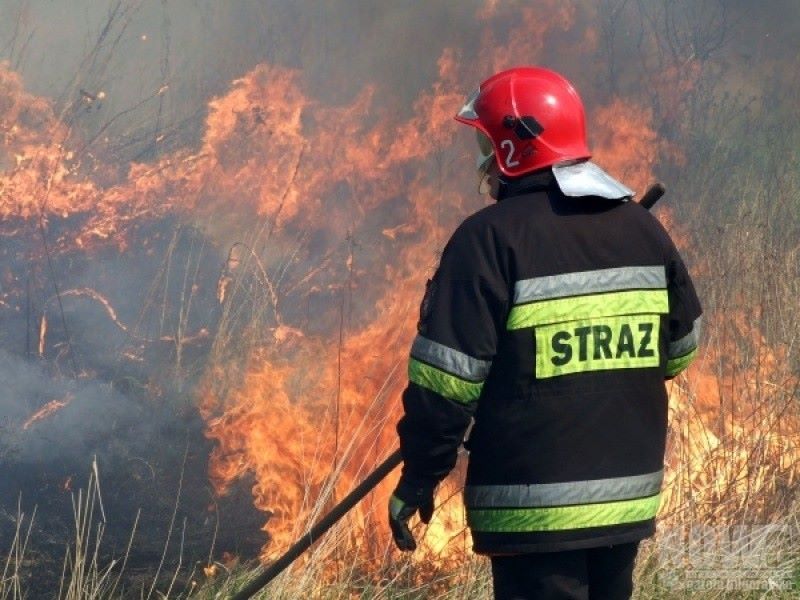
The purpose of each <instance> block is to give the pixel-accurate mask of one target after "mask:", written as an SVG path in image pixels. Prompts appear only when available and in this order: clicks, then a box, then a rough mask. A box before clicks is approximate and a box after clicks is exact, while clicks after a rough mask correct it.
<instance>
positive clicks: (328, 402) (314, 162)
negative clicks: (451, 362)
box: [0, 0, 797, 560]
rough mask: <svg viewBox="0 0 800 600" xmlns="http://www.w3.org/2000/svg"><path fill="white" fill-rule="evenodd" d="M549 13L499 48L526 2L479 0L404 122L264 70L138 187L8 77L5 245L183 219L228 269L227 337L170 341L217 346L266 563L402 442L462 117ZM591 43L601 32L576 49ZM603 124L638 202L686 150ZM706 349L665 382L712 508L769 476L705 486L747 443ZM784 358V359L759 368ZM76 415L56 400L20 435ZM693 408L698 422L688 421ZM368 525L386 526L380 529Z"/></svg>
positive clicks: (213, 385)
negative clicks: (409, 378)
mask: <svg viewBox="0 0 800 600" xmlns="http://www.w3.org/2000/svg"><path fill="white" fill-rule="evenodd" d="M512 5H514V6H512ZM539 5H541V6H539ZM539 5H537V8H535V9H534V8H531V7H523V8H521V12H519V14H518V15H517V16H516V17H515V18H516V19H517V21H516V24H515V25H514V26H513V27H511V29H510V31H505V34H504V36H503V37H502V38H501V37H500V36H499V33H498V31H499V29H500V27H501V25H502V24H503V23H506V22H507V17H508V14H509V11H511V10H515V11H516V10H517V9H518V8H519V7H518V6H517V7H516V8H515V6H516V4H515V3H507V4H504V5H503V6H500V5H499V3H498V2H496V1H487V2H486V3H485V6H484V7H483V8H482V10H481V13H480V15H479V16H480V18H481V19H483V20H484V21H485V22H486V23H487V24H488V25H487V27H486V29H485V31H486V34H485V37H484V39H482V40H481V41H480V44H481V45H480V50H479V52H477V57H478V58H477V59H476V60H466V59H464V56H463V54H464V53H463V51H462V50H461V49H457V48H451V49H447V50H445V51H444V52H443V53H442V55H441V56H440V58H439V61H438V77H437V78H436V80H435V81H434V82H433V83H432V84H431V85H430V86H429V87H428V88H427V89H426V90H425V91H423V92H422V93H421V94H420V95H419V97H418V98H417V100H416V101H415V102H414V103H413V107H412V108H411V110H410V111H401V112H400V114H401V115H403V116H397V114H396V113H397V111H396V107H392V106H386V105H381V104H379V103H378V102H377V101H376V97H377V95H378V94H377V92H378V90H379V84H378V83H375V84H373V85H372V86H367V87H365V88H364V89H363V90H361V91H360V92H359V93H358V94H356V95H355V97H354V98H352V99H351V101H350V102H348V103H346V104H344V105H337V106H331V105H328V104H326V103H325V102H324V101H322V100H320V99H318V98H314V97H312V96H311V95H310V94H309V93H308V92H307V91H306V89H305V86H304V81H303V73H302V72H300V71H297V70H292V69H289V68H286V67H280V66H275V65H261V66H258V67H256V68H255V69H253V70H252V71H250V72H249V73H247V74H245V75H243V76H242V77H241V78H240V79H237V80H236V81H234V82H233V83H232V84H231V87H230V90H229V91H228V92H227V93H225V94H224V95H221V96H219V97H217V98H215V99H213V100H212V101H211V102H210V104H209V110H208V116H207V119H206V121H205V131H204V136H203V139H202V143H201V144H200V147H199V148H196V149H194V150H183V151H179V152H176V153H174V154H170V155H167V156H163V157H161V158H160V159H158V160H157V161H154V162H150V163H137V164H133V165H131V166H130V169H129V170H128V171H127V172H126V173H124V174H120V173H119V172H118V171H117V170H116V169H115V168H114V166H113V165H106V164H103V163H102V161H99V160H97V159H94V160H92V161H89V160H88V159H87V158H86V157H84V156H81V155H80V154H79V153H78V151H77V150H78V148H79V144H76V142H75V141H74V140H73V139H72V132H71V131H70V130H69V128H68V127H67V126H66V125H64V124H63V123H62V122H61V121H60V120H59V117H58V115H56V114H55V113H54V111H53V108H52V106H51V105H50V103H48V102H47V101H45V100H43V99H41V98H37V97H34V96H32V95H30V94H28V93H26V92H25V91H24V89H23V87H22V84H21V82H20V79H19V77H18V76H17V75H16V74H14V73H13V72H11V71H10V69H9V68H8V67H7V66H0V131H2V133H3V138H2V145H0V217H2V218H3V220H4V224H3V225H2V227H3V229H4V233H8V234H9V235H10V234H14V233H16V232H17V231H18V230H24V231H25V232H28V231H29V229H30V225H31V223H36V224H37V227H39V228H40V229H41V230H42V231H46V230H48V228H50V227H52V225H53V224H54V223H55V222H58V221H59V220H61V221H64V222H68V223H70V224H71V226H70V228H69V235H67V234H66V233H65V230H64V229H59V231H60V233H59V235H58V236H57V237H56V238H55V239H53V240H51V244H52V249H51V250H52V251H53V252H57V253H61V252H64V253H66V252H99V251H101V250H103V249H105V250H106V251H108V250H109V249H113V250H114V251H118V252H126V251H128V250H129V249H130V248H131V247H132V246H133V245H136V244H138V245H144V246H145V247H146V245H147V240H146V239H141V238H137V237H136V236H137V230H138V229H137V228H138V226H139V225H140V224H142V223H145V222H149V221H154V220H157V219H159V218H162V217H164V216H165V215H172V216H177V218H179V219H180V220H182V221H185V222H187V223H194V224H196V225H197V226H198V227H200V228H202V229H203V231H204V232H206V233H207V234H208V236H209V237H210V238H211V239H212V240H213V243H214V244H216V245H217V246H218V247H219V248H220V249H221V254H222V255H223V256H227V260H226V261H225V264H223V265H221V271H220V274H219V277H218V278H217V279H216V280H214V281H200V282H197V283H196V284H195V285H196V286H206V287H209V286H210V287H213V288H214V289H215V290H216V291H217V298H218V299H219V302H220V306H221V308H220V310H221V313H220V314H221V317H220V318H219V322H218V325H217V330H216V331H214V332H207V331H205V330H203V331H202V332H201V333H200V334H198V333H197V332H191V331H179V332H178V333H177V334H176V335H174V336H172V337H169V338H166V339H167V341H169V340H171V341H173V342H174V343H175V344H176V346H177V347H180V345H181V343H183V342H185V341H186V340H189V339H190V338H191V337H192V336H198V335H200V336H201V337H205V336H211V338H212V339H213V344H212V346H211V350H210V353H209V358H208V361H207V363H206V365H205V369H204V372H203V374H202V376H201V377H200V382H199V384H198V386H197V389H196V394H197V396H198V399H199V406H200V410H201V413H202V415H203V417H204V419H205V421H206V424H207V436H208V437H209V438H210V439H211V440H213V441H214V442H215V447H214V450H213V452H212V455H211V458H210V463H209V477H210V480H211V482H212V483H213V485H214V488H215V490H216V492H217V493H219V494H224V493H225V492H226V490H229V489H230V487H231V486H233V485H235V484H236V483H237V482H238V481H240V480H243V479H244V480H248V481H249V480H251V481H252V497H253V502H254V504H255V506H256V507H257V508H258V509H260V510H261V511H263V512H264V513H265V514H266V515H268V518H266V517H265V525H264V529H265V531H267V532H268V534H269V538H270V541H269V543H268V545H267V546H266V547H265V548H264V551H263V558H265V559H266V558H267V557H270V556H274V555H275V554H278V553H280V552H281V551H282V550H284V549H285V548H286V547H287V545H288V544H289V543H291V541H292V540H293V539H294V538H296V537H297V536H298V535H300V534H301V533H302V532H303V531H305V530H306V529H307V528H308V527H309V525H310V524H311V523H312V521H313V520H314V519H315V518H317V517H318V516H319V515H320V514H321V513H324V512H325V510H327V509H328V508H329V507H330V506H332V505H333V504H334V503H335V502H336V501H337V499H340V498H341V497H342V496H343V495H344V494H345V493H347V491H348V490H349V489H350V488H351V487H352V486H353V485H354V484H355V483H357V482H358V481H359V480H360V479H361V478H362V477H363V476H364V475H365V474H366V473H368V472H369V471H370V470H371V469H372V468H373V467H374V466H375V465H376V464H378V463H379V462H380V461H381V460H382V459H383V458H384V457H385V456H386V455H388V454H389V453H390V452H391V451H392V449H393V447H394V445H395V443H396V437H395V433H394V424H395V423H396V420H397V418H398V416H399V410H400V402H399V397H400V393H401V392H402V389H403V388H404V386H405V382H406V380H405V361H406V356H407V352H408V348H409V344H410V342H411V340H412V338H413V335H414V332H415V323H416V315H417V307H418V303H419V301H420V299H421V293H422V290H423V288H424V282H425V279H426V278H427V277H429V276H430V274H431V271H432V269H433V268H434V267H435V265H436V262H437V252H438V251H439V250H440V249H441V247H442V245H443V243H444V242H445V241H446V239H447V236H448V235H449V233H450V232H451V231H452V230H453V228H454V227H455V226H456V224H457V223H458V222H459V221H460V220H461V219H462V218H464V217H465V216H466V215H467V214H469V213H470V212H472V211H474V210H476V209H477V208H479V207H480V206H481V205H482V203H483V202H484V200H483V199H481V198H480V197H478V196H477V194H476V191H475V188H476V185H475V184H476V183H477V182H475V181H472V180H471V179H469V178H467V179H466V180H465V181H462V180H461V179H460V178H461V177H462V176H463V173H466V172H467V171H468V170H469V169H468V167H469V165H471V157H468V156H464V155H463V152H462V151H461V148H462V146H461V141H460V138H458V137H457V136H458V135H459V134H458V129H457V126H456V124H455V123H454V122H453V120H452V115H453V114H454V113H455V112H456V110H457V109H458V107H459V106H460V103H461V101H462V100H463V97H464V95H465V93H466V92H467V91H469V89H468V88H469V87H470V86H473V85H475V84H476V82H478V81H479V80H480V79H481V77H483V76H485V75H486V74H487V73H489V72H491V71H494V70H497V69H500V68H505V67H508V66H511V65H513V64H517V63H519V62H526V63H535V62H537V60H538V59H539V57H540V53H541V51H542V47H543V43H544V42H543V40H545V38H546V36H547V35H548V32H550V31H552V30H566V29H568V28H569V27H571V25H572V24H573V20H574V6H573V5H572V4H571V3H563V2H559V1H557V0H548V1H547V2H543V3H539ZM515 14H516V13H515ZM594 38H595V36H594V35H593V33H592V31H591V30H587V31H586V32H585V33H584V35H583V37H582V42H581V43H582V44H583V47H582V48H583V49H584V50H585V48H586V47H589V46H591V45H592V44H593V43H594V42H593V40H594ZM576 52H577V50H576ZM693 69H694V67H693ZM676 77H678V75H676ZM676 90H678V91H679V88H677V87H674V86H673V87H672V88H671V92H673V93H677V91H676ZM589 116H590V123H589V129H590V131H591V132H592V135H593V138H594V140H595V147H596V152H595V160H596V161H597V162H598V163H600V164H602V165H603V166H605V167H606V168H607V169H608V170H609V171H611V172H612V173H613V174H615V175H617V176H618V177H620V178H621V179H623V180H624V181H625V182H626V183H628V185H630V186H632V187H634V188H635V189H637V190H639V191H643V189H644V187H645V186H646V184H647V183H648V182H650V181H652V179H653V175H652V169H653V167H654V166H655V164H656V162H657V160H658V159H659V157H660V156H662V155H663V153H664V152H667V153H669V154H670V155H671V156H673V157H674V156H675V155H676V152H677V151H676V150H675V149H674V148H669V147H667V146H666V144H664V143H663V142H661V141H659V138H658V136H657V134H656V132H655V128H654V126H653V124H652V119H653V114H652V110H650V109H649V108H647V107H646V106H645V105H644V104H643V103H642V102H641V101H637V100H636V99H623V98H612V99H610V100H609V101H607V102H605V103H603V104H602V105H599V106H596V108H595V109H593V110H592V111H590V115H589ZM73 146H75V147H73ZM463 165H467V167H464V166H463ZM9 228H11V229H9ZM154 260H155V259H154ZM0 276H4V277H8V274H4V273H0ZM12 283H15V284H20V282H19V281H15V282H12ZM65 295H66V297H70V296H75V297H81V298H89V299H91V300H92V301H94V302H96V303H98V304H99V305H101V306H102V307H103V310H104V312H105V313H106V315H107V317H108V318H109V319H110V320H111V321H112V322H113V323H115V324H116V325H117V326H118V327H119V328H121V329H123V330H125V331H127V330H128V329H127V328H126V325H125V324H123V323H122V322H121V321H120V319H119V318H118V316H117V313H116V312H115V310H114V308H113V306H112V305H111V303H110V302H109V301H108V300H107V299H106V298H105V297H104V296H103V295H102V294H100V293H99V292H96V291H94V290H91V289H88V288H75V289H73V290H66V291H65V292H64V293H62V294H61V297H65ZM0 300H3V299H2V298H0ZM48 310H50V311H54V307H53V305H52V303H51V302H50V301H48V306H46V307H45V309H44V310H43V312H42V317H41V325H40V345H39V354H40V355H41V356H42V357H45V356H46V355H47V350H48V344H47V339H48V320H47V318H48V314H47V311H48ZM721 318H722V317H721V316H720V315H712V316H711V319H710V321H711V323H715V322H716V321H718V320H720V319H721ZM736 323H737V326H738V327H739V329H740V330H741V334H742V336H744V337H745V338H747V339H750V340H754V346H755V347H761V348H763V346H764V343H763V340H761V339H760V338H759V333H758V332H757V331H756V330H755V329H753V328H752V327H748V326H746V324H745V322H744V319H743V318H740V319H736ZM712 328H713V327H712ZM727 343H733V342H727ZM713 352H722V350H721V349H716V348H715V350H714V351H713ZM712 354H713V353H712V352H709V353H706V355H705V358H704V359H702V360H701V362H700V364H699V368H697V372H696V374H695V375H694V376H693V377H691V378H690V380H689V381H688V382H685V381H681V382H679V383H677V384H675V385H674V386H673V388H672V392H673V393H672V401H673V404H674V407H673V419H674V420H675V423H676V425H678V426H679V427H678V430H679V434H677V436H678V437H677V438H676V440H675V441H674V446H675V448H676V449H677V450H680V452H677V451H676V453H674V454H673V455H672V457H671V462H670V467H671V472H670V473H671V475H670V477H671V479H670V482H671V483H670V488H669V489H670V492H669V493H668V500H667V506H668V507H669V510H675V507H677V506H678V505H681V499H682V498H683V496H685V495H686V494H687V493H690V492H691V491H692V490H695V491H696V490H697V489H702V490H704V494H706V495H705V496H703V497H704V498H711V497H712V496H713V495H714V494H718V493H724V490H722V491H720V490H719V488H720V486H727V487H734V488H735V487H737V486H740V485H742V482H743V481H746V480H751V479H752V478H753V477H766V476H768V474H765V473H764V472H763V471H760V470H759V467H758V465H756V464H753V463H752V462H748V460H747V457H742V458H741V461H739V462H741V465H740V467H741V471H740V472H738V473H728V474H727V476H726V477H727V478H722V479H720V478H717V479H715V480H713V481H709V480H707V479H704V477H705V475H703V473H708V471H707V462H706V461H708V460H709V459H711V460H716V459H717V457H719V456H720V455H721V453H723V452H724V451H725V444H726V440H727V439H735V438H736V437H737V436H742V435H748V434H749V431H748V430H746V429H742V427H743V425H729V424H725V423H721V424H718V427H712V424H713V421H714V416H713V410H714V407H715V406H717V405H718V404H719V403H720V402H722V401H723V400H722V399H723V396H724V395H725V389H726V386H728V385H731V381H728V378H732V377H733V374H732V373H722V374H718V373H714V372H713V370H712V364H715V361H714V360H713V357H712ZM779 360H780V357H779V356H778V355H777V354H773V355H771V356H770V357H768V358H767V360H766V363H764V364H766V365H767V368H769V365H774V364H775V363H776V362H778V361H779ZM775 370H776V372H777V369H775ZM737 381H738V379H737ZM774 384H775V385H779V386H787V385H797V384H796V382H786V381H780V382H774ZM746 385H749V384H746ZM754 385H755V384H754ZM748 389H749V388H748ZM63 403H64V401H60V400H58V401H53V402H51V403H50V404H48V405H47V406H45V407H44V408H43V409H42V410H41V411H39V412H37V413H36V414H34V415H33V416H32V417H31V419H30V420H29V422H28V423H26V424H25V427H26V428H28V427H30V426H31V425H32V424H33V423H35V422H36V421H37V420H38V419H41V418H45V417H46V415H47V414H48V413H50V412H52V411H55V410H58V409H59V408H60V407H61V406H62V405H63ZM690 410H696V411H697V413H698V415H699V416H700V417H702V418H700V419H693V418H692V417H691V414H690ZM758 418H760V417H758ZM754 419H756V417H755V416H754ZM750 423H751V425H753V426H755V425H754V423H755V421H752V422H750ZM704 424H705V426H704ZM746 426H748V427H749V426H750V425H746ZM784 426H786V427H790V426H791V425H789V424H786V423H784ZM693 428H694V429H693ZM700 429H703V430H702V431H701V430H700ZM785 439H786V438H785V437H782V436H781V435H780V434H779V433H775V434H774V435H773V434H772V433H770V434H769V435H766V436H765V438H764V444H765V445H764V448H765V450H764V452H765V455H770V456H771V455H772V454H776V456H777V454H779V453H783V456H789V455H791V456H797V448H786V447H785V443H784V441H785ZM687 440H690V441H687ZM698 444H699V445H700V446H698ZM701 446H702V447H701ZM682 452H686V454H685V455H684V454H682ZM771 453H772V454H771ZM778 458H780V457H778ZM780 460H784V459H783V458H780ZM786 460H788V458H787V459H786ZM726 464H729V463H726ZM736 464H739V463H736ZM728 468H729V467H728ZM457 479H458V478H457V477H455V478H453V480H452V481H448V482H447V483H446V484H445V485H444V486H443V489H442V490H440V492H439V500H440V503H441V504H440V508H439V509H438V511H437V514H436V516H435V519H434V521H433V523H432V524H431V525H430V526H429V527H428V528H427V534H426V536H425V549H424V553H427V555H428V556H431V555H433V556H438V557H446V556H448V555H449V554H453V553H456V554H457V553H460V552H462V551H463V550H464V548H465V547H468V543H467V541H466V540H465V533H464V520H463V516H462V511H461V508H460V503H459V502H458V499H457V491H458V487H459V483H458V481H457ZM395 481H396V474H395V476H394V477H390V478H389V479H388V480H387V481H385V482H384V483H383V484H382V485H381V486H380V487H379V488H378V489H377V490H376V492H375V494H374V495H372V496H371V497H370V498H369V499H368V500H367V501H365V502H364V503H362V504H361V505H360V506H359V507H358V509H357V511H356V514H355V516H354V517H353V518H351V519H350V521H349V522H348V523H349V529H348V530H347V533H346V534H344V535H346V536H350V538H351V539H350V542H351V543H352V547H354V548H357V549H358V551H359V552H360V553H362V555H363V556H364V557H365V559H367V560H370V559H371V558H373V557H381V556H382V555H384V554H385V553H386V552H387V548H388V547H389V546H388V533H387V531H386V523H385V515H384V512H385V505H386V498H387V496H388V494H389V493H390V491H391V489H392V487H393V485H394V483H395ZM687 490H688V491H687ZM375 531H378V532H380V534H379V535H375V534H374V533H369V532H375ZM454 540H457V541H456V542H454Z"/></svg>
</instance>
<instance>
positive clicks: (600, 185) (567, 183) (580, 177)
mask: <svg viewBox="0 0 800 600" xmlns="http://www.w3.org/2000/svg"><path fill="white" fill-rule="evenodd" d="M552 169H553V175H554V176H555V178H556V182H558V187H559V188H561V191H562V192H563V193H564V195H565V196H571V197H580V196H599V197H601V198H608V199H609V200H621V201H623V202H627V201H628V200H630V199H631V198H633V196H634V195H635V194H634V192H633V190H631V189H630V188H629V187H627V186H625V185H623V184H621V183H620V182H619V181H617V180H616V179H614V178H613V177H611V175H609V174H608V173H606V172H605V171H603V169H601V168H600V167H598V166H597V165H596V164H594V163H593V162H591V161H588V160H585V161H581V162H578V163H572V164H563V165H553V166H552Z"/></svg>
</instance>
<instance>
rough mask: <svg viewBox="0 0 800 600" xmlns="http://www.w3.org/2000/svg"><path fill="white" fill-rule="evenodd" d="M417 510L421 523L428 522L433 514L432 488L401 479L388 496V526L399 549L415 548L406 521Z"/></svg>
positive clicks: (406, 550) (414, 542) (415, 545)
mask: <svg viewBox="0 0 800 600" xmlns="http://www.w3.org/2000/svg"><path fill="white" fill-rule="evenodd" d="M417 511H419V518H420V520H421V521H422V522H423V523H430V520H431V517H432V516H433V488H427V487H422V488H419V487H412V486H409V485H406V484H404V483H403V482H402V481H401V482H400V485H398V486H397V489H396V490H395V492H394V494H392V497H391V498H389V526H390V527H391V528H392V537H394V543H395V544H396V545H397V547H398V548H400V550H403V551H404V552H408V551H411V550H415V549H416V547H417V542H416V541H415V540H414V536H413V534H412V533H411V529H409V527H408V521H409V520H410V519H411V517H413V516H414V514H415V513H416V512H417Z"/></svg>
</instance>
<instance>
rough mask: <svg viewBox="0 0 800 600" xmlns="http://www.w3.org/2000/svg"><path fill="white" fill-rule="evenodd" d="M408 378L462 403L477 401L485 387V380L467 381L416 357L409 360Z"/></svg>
mask: <svg viewBox="0 0 800 600" xmlns="http://www.w3.org/2000/svg"><path fill="white" fill-rule="evenodd" d="M408 379H409V380H410V381H413V382H414V383H416V384H417V385H419V386H422V387H424V388H425V389H428V390H431V391H432V392H436V393H437V394H440V395H442V396H444V397H445V398H449V399H450V400H455V401H456V402H460V403H461V404H469V403H471V402H475V401H476V400H477V399H478V398H479V397H480V395H481V390H482V389H483V382H480V383H474V382H472V381H465V380H464V379H460V378H458V377H456V376H454V375H451V374H450V373H447V372H446V371H442V370H441V369H437V368H436V367H432V366H430V365H426V364H425V363H423V362H420V361H418V360H416V359H414V358H412V359H411V360H409V361H408Z"/></svg>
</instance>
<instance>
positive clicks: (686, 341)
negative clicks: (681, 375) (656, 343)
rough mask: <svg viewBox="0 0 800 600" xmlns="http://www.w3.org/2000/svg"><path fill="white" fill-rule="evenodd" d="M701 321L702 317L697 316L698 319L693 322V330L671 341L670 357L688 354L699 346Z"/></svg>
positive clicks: (668, 353)
mask: <svg viewBox="0 0 800 600" xmlns="http://www.w3.org/2000/svg"><path fill="white" fill-rule="evenodd" d="M701 322H702V318H701V317H697V319H695V321H694V323H693V324H692V330H691V331H690V332H689V333H687V334H686V335H685V336H683V337H682V338H681V339H679V340H677V341H675V342H670V343H669V348H667V357H668V358H678V357H679V356H683V355H684V354H688V353H689V352H691V351H692V350H694V349H695V348H697V344H698V343H699V341H700V324H701Z"/></svg>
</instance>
